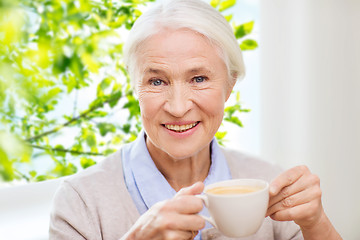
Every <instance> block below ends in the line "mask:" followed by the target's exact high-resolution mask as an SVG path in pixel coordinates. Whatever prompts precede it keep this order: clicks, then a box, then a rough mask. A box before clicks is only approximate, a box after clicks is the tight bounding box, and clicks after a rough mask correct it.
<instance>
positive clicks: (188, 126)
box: [162, 122, 200, 133]
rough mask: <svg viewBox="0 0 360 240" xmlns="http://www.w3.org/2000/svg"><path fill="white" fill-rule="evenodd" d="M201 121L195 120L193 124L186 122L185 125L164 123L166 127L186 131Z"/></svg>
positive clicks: (179, 131)
mask: <svg viewBox="0 0 360 240" xmlns="http://www.w3.org/2000/svg"><path fill="white" fill-rule="evenodd" d="M199 123H200V122H195V123H191V124H185V125H168V124H162V125H163V126H164V127H165V128H166V129H169V130H171V131H174V132H178V133H181V132H186V131H188V130H190V129H192V128H194V127H196V126H197V125H198V124H199Z"/></svg>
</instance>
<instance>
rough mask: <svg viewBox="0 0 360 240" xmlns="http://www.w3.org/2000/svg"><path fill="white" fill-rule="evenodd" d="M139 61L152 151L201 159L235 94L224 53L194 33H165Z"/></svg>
mask: <svg viewBox="0 0 360 240" xmlns="http://www.w3.org/2000/svg"><path fill="white" fill-rule="evenodd" d="M137 56H138V63H139V66H140V73H141V74H140V76H141V77H140V79H139V80H138V86H137V87H138V95H139V102H140V109H141V117H142V120H143V125H144V128H145V131H146V133H147V145H148V147H150V148H151V149H155V151H158V153H166V154H168V155H169V156H171V157H172V158H174V159H184V158H187V157H191V156H195V155H196V154H197V153H199V152H200V151H201V150H203V149H204V148H206V147H208V146H209V143H210V142H211V140H212V138H213V137H214V135H215V133H216V131H217V130H218V128H219V126H220V124H221V121H222V118H223V113H224V103H225V101H226V100H227V98H228V97H229V95H230V93H231V90H232V86H230V84H229V81H228V73H227V68H226V65H225V63H224V61H223V59H222V58H221V57H220V56H219V51H218V50H217V48H216V47H215V46H214V45H211V43H210V42H209V41H208V40H207V39H205V38H204V37H203V36H202V35H200V34H197V33H195V32H192V31H190V30H174V31H169V30H168V31H165V30H164V31H162V32H160V33H158V34H156V35H154V36H152V37H150V38H149V39H148V40H147V41H146V42H144V43H143V44H142V45H141V50H139V52H138V55H137ZM151 153H152V152H151Z"/></svg>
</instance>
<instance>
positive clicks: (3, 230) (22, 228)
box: [0, 179, 62, 240]
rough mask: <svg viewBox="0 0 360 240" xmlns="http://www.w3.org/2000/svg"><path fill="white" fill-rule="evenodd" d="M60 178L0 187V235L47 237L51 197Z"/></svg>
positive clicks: (17, 239) (9, 239) (21, 239)
mask: <svg viewBox="0 0 360 240" xmlns="http://www.w3.org/2000/svg"><path fill="white" fill-rule="evenodd" d="M61 181H62V179H57V180H49V181H45V182H39V183H31V184H27V185H21V186H14V187H4V188H0V239H1V240H43V239H44V240H45V239H48V229H49V216H50V215H49V214H50V209H51V201H52V198H53V195H54V193H55V191H56V189H57V187H58V186H59V184H60V182H61Z"/></svg>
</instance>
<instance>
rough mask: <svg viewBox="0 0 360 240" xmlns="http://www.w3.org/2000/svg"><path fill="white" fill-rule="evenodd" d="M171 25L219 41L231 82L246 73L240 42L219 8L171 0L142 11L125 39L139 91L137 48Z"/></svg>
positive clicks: (192, 0)
mask: <svg viewBox="0 0 360 240" xmlns="http://www.w3.org/2000/svg"><path fill="white" fill-rule="evenodd" d="M167 28H170V29H174V30H177V29H183V28H185V29H190V30H192V31H194V32H197V33H199V34H201V35H203V36H205V37H206V38H207V39H209V41H210V42H211V43H213V44H215V46H217V47H218V48H219V49H220V52H221V53H220V57H222V58H223V60H224V62H225V64H226V66H227V69H228V73H229V81H230V83H234V82H235V81H236V79H241V78H243V76H244V75H245V67H244V61H243V57H242V53H241V50H240V47H239V44H238V42H237V40H236V38H235V36H234V33H233V30H232V28H231V27H230V25H229V23H228V22H227V21H226V19H225V18H224V17H223V16H222V15H221V14H220V13H219V12H218V11H216V10H215V9H214V8H213V7H211V6H210V5H209V4H207V3H205V2H203V1H201V0H167V1H162V2H161V3H158V4H156V5H155V6H154V7H152V8H151V9H149V10H148V11H146V12H145V13H144V14H143V15H141V16H140V17H139V18H138V19H137V20H136V22H135V24H134V26H133V27H132V29H131V31H130V33H129V36H128V39H127V41H126V42H125V45H124V48H123V53H124V61H125V66H126V68H127V70H128V73H129V75H130V79H131V81H132V86H133V87H135V92H136V84H135V83H136V81H138V79H137V78H139V74H140V72H139V69H138V64H137V51H138V49H139V48H140V45H141V44H142V43H143V42H144V41H146V39H148V38H149V37H151V36H153V35H155V34H156V33H158V32H160V31H161V30H162V29H167Z"/></svg>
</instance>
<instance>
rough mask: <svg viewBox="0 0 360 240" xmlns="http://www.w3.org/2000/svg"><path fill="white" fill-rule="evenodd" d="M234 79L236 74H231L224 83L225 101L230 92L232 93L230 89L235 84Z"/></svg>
mask: <svg viewBox="0 0 360 240" xmlns="http://www.w3.org/2000/svg"><path fill="white" fill-rule="evenodd" d="M236 80H237V75H236V74H233V75H232V76H231V78H230V79H229V81H228V83H227V84H226V85H227V86H226V93H225V94H226V95H225V102H226V101H227V100H228V99H229V97H230V95H231V93H232V90H233V89H234V86H235V84H236Z"/></svg>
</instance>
